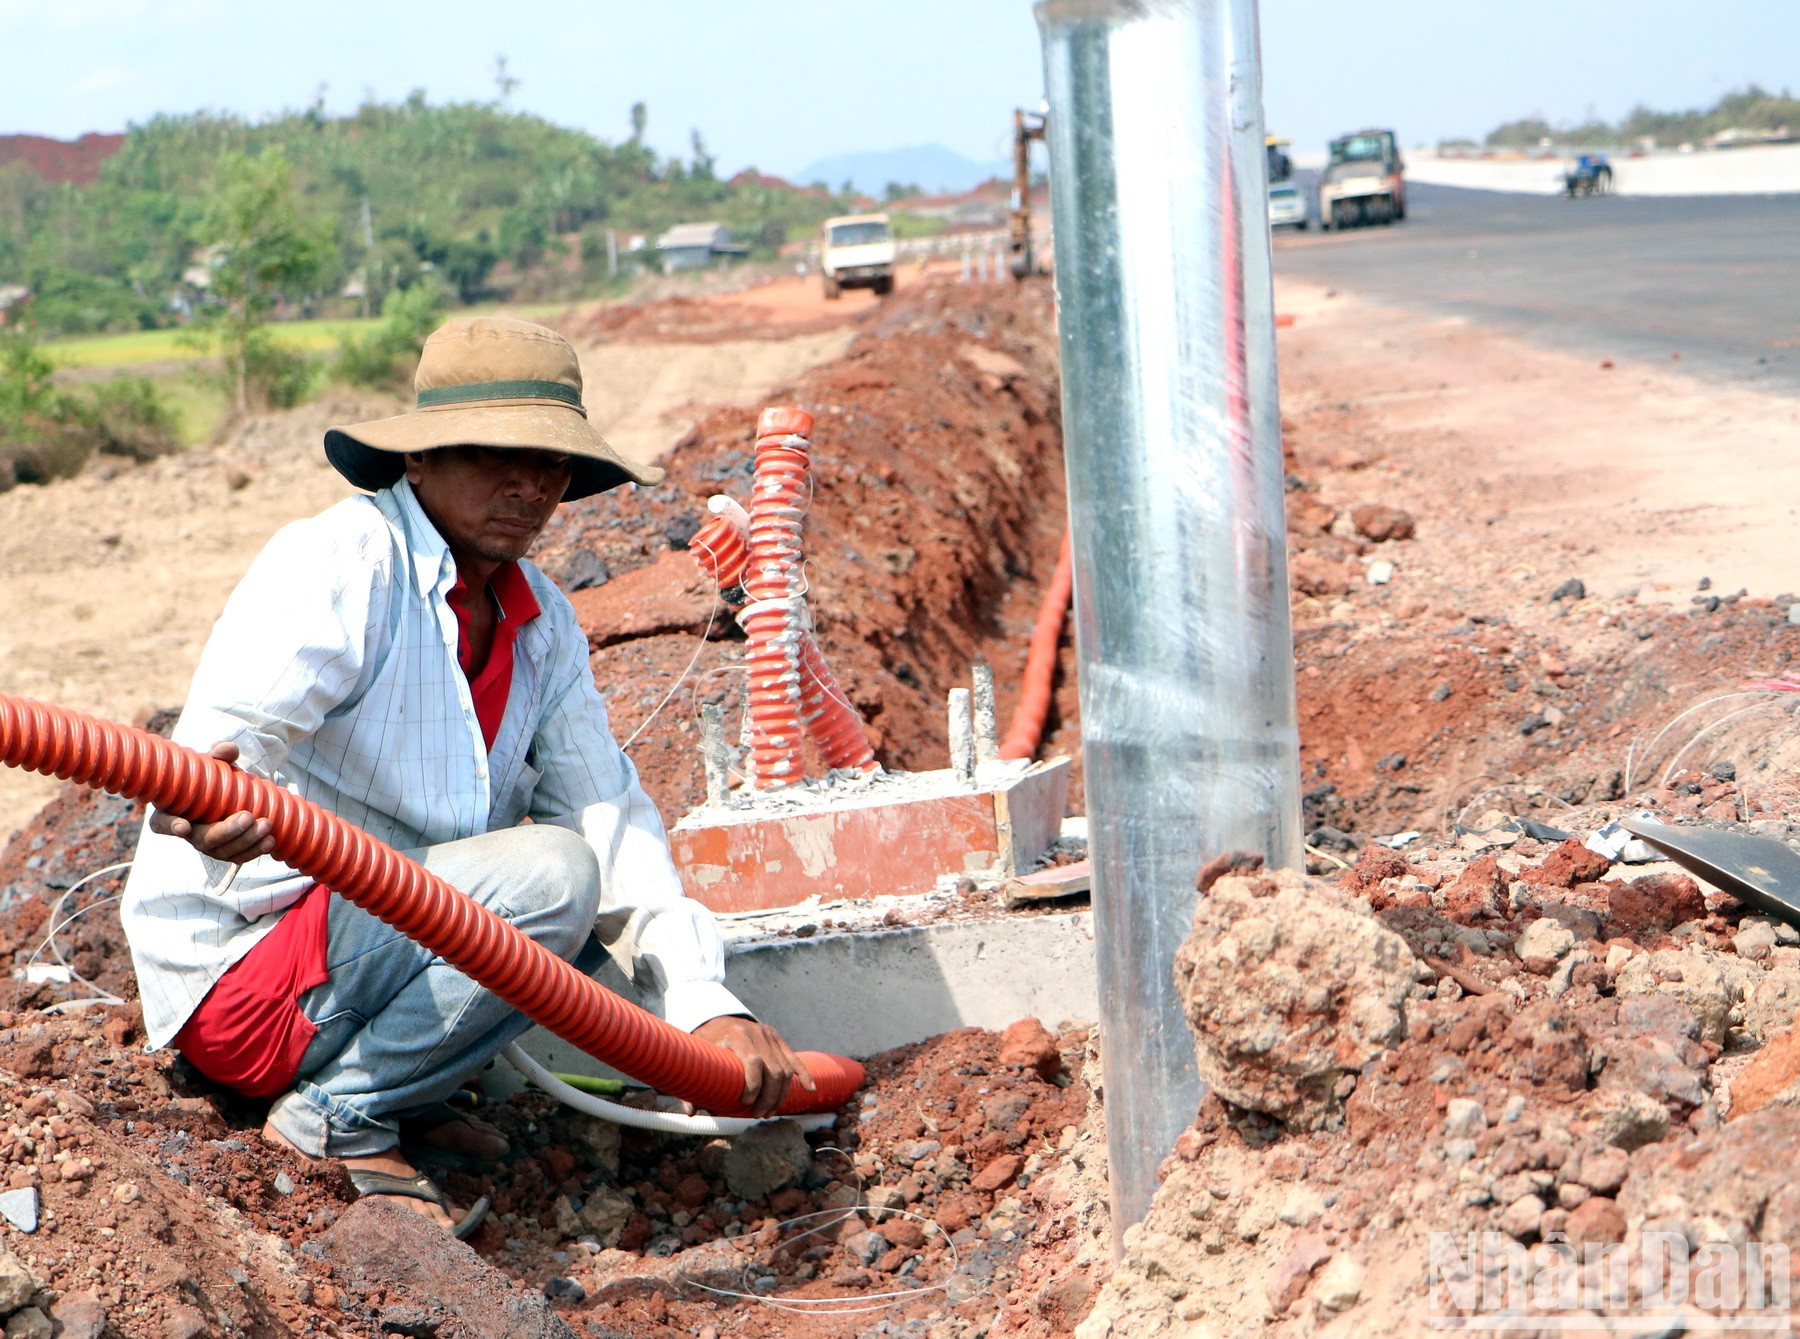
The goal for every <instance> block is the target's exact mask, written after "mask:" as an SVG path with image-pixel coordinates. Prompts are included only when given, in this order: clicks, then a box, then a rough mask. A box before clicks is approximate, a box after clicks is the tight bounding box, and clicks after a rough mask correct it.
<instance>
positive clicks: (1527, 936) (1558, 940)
mask: <svg viewBox="0 0 1800 1339" xmlns="http://www.w3.org/2000/svg"><path fill="white" fill-rule="evenodd" d="M1574 947H1575V936H1574V935H1572V934H1570V933H1569V931H1568V930H1567V928H1565V927H1564V926H1563V925H1562V924H1561V923H1560V922H1558V921H1555V920H1553V919H1551V918H1550V917H1549V916H1540V917H1538V918H1537V919H1536V920H1535V921H1533V922H1532V923H1531V924H1530V925H1528V926H1526V927H1525V933H1524V934H1522V935H1520V936H1519V938H1518V942H1517V943H1515V944H1514V945H1513V951H1514V952H1515V953H1517V954H1518V955H1519V961H1520V962H1522V963H1524V964H1525V970H1526V971H1529V972H1536V973H1537V974H1538V975H1539V976H1548V975H1550V973H1551V972H1553V971H1555V970H1556V964H1557V962H1558V961H1560V960H1561V958H1562V957H1563V955H1564V954H1566V953H1567V952H1568V951H1569V950H1570V949H1572V948H1574Z"/></svg>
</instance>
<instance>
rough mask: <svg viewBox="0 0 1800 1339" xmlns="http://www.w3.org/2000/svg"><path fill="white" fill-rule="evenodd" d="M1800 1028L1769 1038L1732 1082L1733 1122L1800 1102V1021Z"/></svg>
mask: <svg viewBox="0 0 1800 1339" xmlns="http://www.w3.org/2000/svg"><path fill="white" fill-rule="evenodd" d="M1795 1022H1796V1024H1797V1026H1796V1027H1793V1028H1789V1029H1788V1030H1787V1031H1786V1032H1778V1033H1776V1034H1775V1035H1774V1036H1773V1037H1770V1038H1769V1040H1768V1042H1767V1043H1766V1044H1765V1045H1764V1046H1763V1048H1762V1050H1760V1051H1758V1052H1757V1053H1756V1056H1755V1058H1753V1059H1752V1060H1751V1061H1750V1063H1749V1065H1747V1066H1746V1067H1745V1068H1744V1070H1743V1072H1742V1073H1740V1074H1739V1075H1738V1076H1737V1077H1736V1078H1734V1079H1733V1080H1732V1081H1731V1118H1732V1119H1733V1120H1737V1119H1738V1118H1739V1117H1742V1116H1748V1115H1751V1114H1753V1113H1754V1112H1758V1111H1761V1110H1762V1109H1763V1108H1764V1107H1767V1106H1775V1105H1781V1106H1792V1105H1794V1104H1795V1103H1797V1102H1800V1018H1797V1019H1796V1020H1795Z"/></svg>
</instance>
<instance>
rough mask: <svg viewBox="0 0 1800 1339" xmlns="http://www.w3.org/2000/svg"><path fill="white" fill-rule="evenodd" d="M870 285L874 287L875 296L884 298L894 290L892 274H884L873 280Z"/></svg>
mask: <svg viewBox="0 0 1800 1339" xmlns="http://www.w3.org/2000/svg"><path fill="white" fill-rule="evenodd" d="M872 287H873V288H874V289H875V296H876V297H878V298H885V297H886V296H887V295H888V294H889V293H892V292H893V291H894V276H893V275H891V274H884V275H882V277H881V278H879V279H877V280H876V281H875V282H874V284H873V285H872Z"/></svg>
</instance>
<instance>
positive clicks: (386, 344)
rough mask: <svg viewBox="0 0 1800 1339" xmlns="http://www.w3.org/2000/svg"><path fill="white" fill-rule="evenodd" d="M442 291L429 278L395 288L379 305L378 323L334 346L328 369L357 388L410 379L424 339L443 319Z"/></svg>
mask: <svg viewBox="0 0 1800 1339" xmlns="http://www.w3.org/2000/svg"><path fill="white" fill-rule="evenodd" d="M446 296H447V295H446V294H445V292H444V288H443V286H442V285H441V284H439V283H438V282H436V281H435V280H432V279H426V280H423V281H422V282H420V283H416V284H414V285H412V287H410V288H399V289H395V290H394V291H393V292H392V293H389V294H388V295H387V297H386V299H384V300H383V302H382V304H381V324H380V325H378V326H376V327H375V328H374V329H373V330H371V331H370V332H369V333H368V334H367V335H364V336H360V337H359V336H356V335H352V336H350V337H349V338H348V339H346V340H344V341H343V343H341V344H339V345H338V352H337V358H336V360H335V361H334V363H333V366H332V370H333V371H334V372H335V373H336V374H337V375H338V376H339V377H340V378H342V379H343V380H345V381H348V382H350V383H352V384H353V385H357V386H393V385H397V384H403V383H405V382H407V381H409V380H410V379H411V377H412V373H413V368H414V366H415V365H416V364H417V361H418V357H419V350H420V349H422V348H424V347H425V339H426V336H428V335H430V334H431V332H432V331H433V330H435V329H437V326H438V322H439V321H441V320H442V319H443V315H444V302H445V298H446Z"/></svg>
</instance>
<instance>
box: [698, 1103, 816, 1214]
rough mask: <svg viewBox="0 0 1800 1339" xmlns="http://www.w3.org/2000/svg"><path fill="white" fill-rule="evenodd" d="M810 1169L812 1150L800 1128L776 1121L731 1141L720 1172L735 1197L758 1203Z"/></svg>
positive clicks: (793, 1123)
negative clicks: (757, 1201)
mask: <svg viewBox="0 0 1800 1339" xmlns="http://www.w3.org/2000/svg"><path fill="white" fill-rule="evenodd" d="M811 1166H812V1149H810V1148H808V1147H807V1144H806V1136H805V1134H804V1133H802V1132H801V1129H800V1127H799V1125H797V1124H796V1123H795V1122H793V1121H791V1120H774V1121H764V1122H763V1123H762V1124H760V1125H752V1126H751V1127H750V1128H749V1129H748V1130H746V1131H744V1133H743V1134H741V1135H739V1136H738V1137H737V1138H736V1139H734V1140H732V1141H731V1148H730V1149H729V1150H728V1151H727V1152H726V1154H725V1158H724V1165H723V1167H722V1168H721V1169H720V1170H721V1172H722V1173H723V1175H724V1177H725V1184H726V1186H727V1187H729V1188H730V1190H731V1193H732V1194H733V1195H735V1196H737V1197H738V1198H739V1199H743V1200H759V1199H762V1198H764V1197H765V1196H767V1195H768V1194H770V1193H771V1192H772V1191H776V1190H780V1189H781V1188H782V1187H783V1186H791V1185H793V1184H794V1183H795V1182H797V1181H799V1180H800V1178H801V1177H803V1176H805V1175H806V1170H807V1168H809V1167H811Z"/></svg>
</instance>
